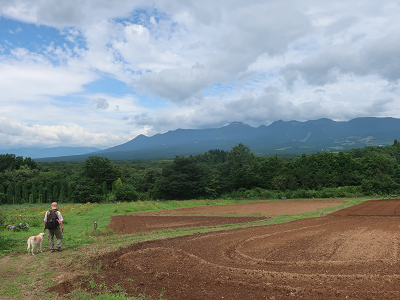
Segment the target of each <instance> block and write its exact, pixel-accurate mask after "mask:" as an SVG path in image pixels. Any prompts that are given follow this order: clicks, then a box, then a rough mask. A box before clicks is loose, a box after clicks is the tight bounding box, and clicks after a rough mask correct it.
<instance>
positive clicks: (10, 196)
mask: <svg viewBox="0 0 400 300" xmlns="http://www.w3.org/2000/svg"><path fill="white" fill-rule="evenodd" d="M7 203H8V204H13V203H14V191H13V188H12V185H11V184H9V185H8V187H7Z"/></svg>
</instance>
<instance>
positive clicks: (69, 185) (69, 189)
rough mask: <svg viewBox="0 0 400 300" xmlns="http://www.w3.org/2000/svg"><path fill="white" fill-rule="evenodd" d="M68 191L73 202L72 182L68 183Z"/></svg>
mask: <svg viewBox="0 0 400 300" xmlns="http://www.w3.org/2000/svg"><path fill="white" fill-rule="evenodd" d="M67 193H68V195H67V197H68V201H69V202H72V201H71V200H72V184H71V183H68V191H67Z"/></svg>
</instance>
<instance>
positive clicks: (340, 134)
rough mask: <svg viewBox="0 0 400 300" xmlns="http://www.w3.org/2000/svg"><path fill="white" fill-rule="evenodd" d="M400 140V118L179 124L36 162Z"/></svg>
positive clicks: (268, 151) (334, 147) (307, 149)
mask: <svg viewBox="0 0 400 300" xmlns="http://www.w3.org/2000/svg"><path fill="white" fill-rule="evenodd" d="M394 139H400V119H396V118H375V117H365V118H356V119H352V120H350V121H340V122H337V121H333V120H330V119H325V118H324V119H319V120H310V121H305V122H299V121H276V122H273V123H272V124H270V125H268V126H266V125H261V126H259V127H257V128H255V127H251V126H249V125H247V124H244V123H241V122H233V123H231V124H229V125H227V126H224V127H221V128H210V129H177V130H173V131H168V132H166V133H163V134H156V135H153V136H151V137H147V136H144V135H139V136H137V137H135V138H134V139H132V140H130V141H128V142H126V143H124V144H122V145H118V146H115V147H111V148H108V149H105V150H100V151H93V152H88V153H86V154H81V155H73V156H58V157H46V158H38V157H35V155H31V157H32V158H34V159H35V160H36V161H82V160H84V159H85V158H87V157H89V156H92V155H98V156H103V157H108V158H109V159H111V160H135V159H154V158H170V157H174V156H175V155H185V156H188V155H195V154H200V153H204V152H207V151H208V150H211V149H220V150H230V149H231V148H232V147H233V146H234V145H236V144H238V143H240V142H242V143H243V144H245V145H247V146H249V147H250V149H251V151H252V152H254V153H255V154H256V155H275V154H278V155H280V154H293V155H301V154H302V153H306V154H308V153H316V152H322V151H331V152H338V151H345V150H349V149H352V148H363V147H366V146H379V145H382V146H386V145H391V144H393V141H394Z"/></svg>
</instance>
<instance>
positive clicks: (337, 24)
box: [0, 0, 400, 149]
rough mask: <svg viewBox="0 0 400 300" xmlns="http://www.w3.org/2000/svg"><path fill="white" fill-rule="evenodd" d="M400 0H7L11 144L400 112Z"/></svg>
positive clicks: (0, 144) (3, 105)
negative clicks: (233, 124)
mask: <svg viewBox="0 0 400 300" xmlns="http://www.w3.org/2000/svg"><path fill="white" fill-rule="evenodd" d="M399 15H400V1H386V0H381V1H376V0H360V1H348V0H346V1H340V0H332V1H317V0H296V1H294V0H293V1H291V0H260V1H259V0H246V1H244V0H229V1H226V0H218V1H216V0H202V1H194V0H160V1H152V0H146V1H142V0H113V1H109V0H96V1H94V0H68V1H57V0H38V1H30V0H0V149H11V148H20V147H57V146H71V147H82V146H87V147H97V148H100V149H104V148H108V147H112V146H115V145H119V144H122V143H125V142H127V141H129V140H131V139H133V138H135V137H136V136H137V135H139V134H144V135H147V136H152V135H154V134H157V133H165V132H167V131H169V130H175V129H178V128H183V129H203V128H219V127H222V126H225V125H227V124H229V123H231V122H243V123H245V124H248V125H250V126H253V127H258V126H260V125H269V124H271V123H272V122H274V121H278V120H284V121H290V120H297V121H306V120H316V119H320V118H329V119H333V120H335V121H348V120H350V119H353V118H357V117H394V118H400V97H399V91H400V85H399V78H400V55H399V54H400V18H399V17H398V16H399Z"/></svg>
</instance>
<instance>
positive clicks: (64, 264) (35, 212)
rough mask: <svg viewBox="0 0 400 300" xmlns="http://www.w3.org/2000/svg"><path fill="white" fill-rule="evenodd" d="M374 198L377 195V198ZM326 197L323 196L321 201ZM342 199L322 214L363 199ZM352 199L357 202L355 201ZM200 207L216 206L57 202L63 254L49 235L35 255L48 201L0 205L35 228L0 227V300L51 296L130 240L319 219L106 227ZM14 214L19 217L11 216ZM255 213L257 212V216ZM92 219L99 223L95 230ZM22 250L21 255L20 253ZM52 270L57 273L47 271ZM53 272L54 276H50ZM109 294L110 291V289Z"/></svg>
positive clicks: (292, 217) (193, 202)
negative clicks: (154, 228)
mask: <svg viewBox="0 0 400 300" xmlns="http://www.w3.org/2000/svg"><path fill="white" fill-rule="evenodd" d="M375 199H376V198H375ZM324 200H325V199H324ZM341 200H345V201H346V203H345V204H342V205H339V206H334V207H329V208H326V209H323V211H324V214H327V213H330V212H333V211H336V210H338V209H342V208H344V207H348V206H351V205H354V204H357V203H360V202H362V201H366V200H369V199H367V198H362V199H359V198H358V199H341ZM256 201H266V200H240V201H237V200H219V201H218V205H225V204H236V203H245V202H256ZM354 201H355V202H354ZM202 205H217V204H216V202H215V201H213V200H198V201H196V200H191V201H165V202H164V201H163V202H156V201H143V202H140V201H139V202H129V203H127V202H123V203H112V204H96V203H94V204H93V203H86V204H60V205H59V209H60V211H61V212H62V214H63V217H64V229H65V231H64V239H63V249H64V251H63V252H61V253H50V252H48V251H47V248H48V242H47V235H46V237H45V241H44V242H43V249H44V250H46V251H45V252H43V253H40V254H38V255H35V256H30V255H27V254H26V252H25V251H26V240H27V239H28V237H29V236H31V235H37V234H38V233H39V232H42V231H43V216H44V213H45V211H46V210H47V209H48V204H46V205H43V204H42V205H39V204H35V205H29V206H26V205H24V206H2V207H1V209H2V211H3V212H5V213H6V215H7V216H8V217H9V218H12V220H14V223H15V222H26V221H30V223H33V221H32V220H34V219H37V220H40V221H36V223H37V224H40V225H39V227H32V226H31V227H30V228H29V230H28V231H20V232H12V231H10V230H2V231H1V235H0V243H1V244H0V256H2V257H1V258H0V298H1V299H47V298H49V299H50V298H51V295H48V294H46V292H45V290H46V289H47V288H49V287H51V286H53V285H55V284H57V283H59V282H61V281H63V280H65V279H68V278H69V277H72V276H75V275H76V274H78V273H79V274H86V275H87V276H90V273H91V272H93V271H96V270H93V269H91V268H90V267H89V266H87V264H86V262H87V261H88V260H89V259H90V258H91V257H94V256H98V255H101V254H103V253H106V252H110V251H114V250H116V249H119V248H121V247H125V246H127V245H130V244H132V243H138V242H142V241H146V240H152V239H162V238H168V237H172V236H181V235H188V234H193V233H196V232H207V231H217V230H226V229H233V228H240V227H246V226H259V225H268V224H277V223H282V222H289V221H293V220H296V219H301V218H309V217H317V216H319V210H318V211H314V212H309V213H304V214H297V215H283V216H274V218H272V219H269V220H267V221H258V222H253V223H249V224H245V225H244V224H236V225H222V226H213V227H208V228H184V229H176V230H162V231H158V232H152V233H136V234H131V235H120V234H118V233H113V232H110V231H108V230H106V228H107V226H108V224H109V222H110V217H111V216H115V215H121V214H131V213H135V212H140V211H151V210H164V209H174V208H183V207H193V206H202ZM15 216H18V217H15ZM258 216H259V215H258ZM94 221H96V222H97V224H98V227H97V229H96V231H95V230H94V229H93V228H94ZM23 252H25V253H23ZM51 274H55V275H51ZM52 276H55V278H54V279H52ZM109 292H112V291H109ZM106 294H107V295H108V298H107V299H110V297H114V298H113V299H134V298H129V297H126V296H125V295H124V294H120V295H116V296H110V294H108V293H106ZM85 297H88V299H106V298H101V297H102V296H99V297H98V298H94V297H93V296H92V295H87V294H85V293H82V292H80V291H79V287H77V289H76V294H75V295H74V296H73V298H75V299H84V298H85ZM145 298H146V297H145V296H144V295H138V298H136V299H145Z"/></svg>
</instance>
